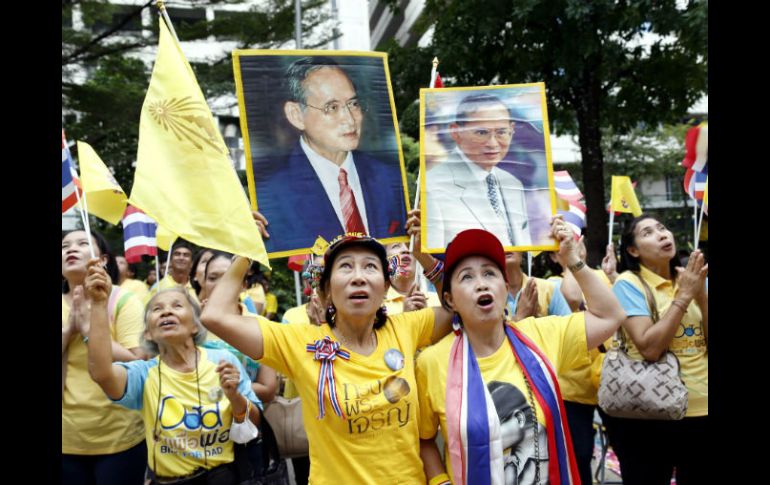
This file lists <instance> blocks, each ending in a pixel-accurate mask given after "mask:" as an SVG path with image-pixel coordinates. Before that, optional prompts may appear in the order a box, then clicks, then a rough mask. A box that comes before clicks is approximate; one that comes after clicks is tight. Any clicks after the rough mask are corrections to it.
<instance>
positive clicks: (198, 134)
mask: <svg viewBox="0 0 770 485" xmlns="http://www.w3.org/2000/svg"><path fill="white" fill-rule="evenodd" d="M148 109H149V112H150V115H151V116H152V119H154V120H155V122H156V123H158V124H159V125H160V126H161V127H162V128H163V129H164V130H166V131H170V132H171V133H173V134H174V136H176V138H177V140H179V141H183V140H186V141H188V142H190V143H192V144H193V145H194V146H195V148H197V149H198V150H200V151H203V149H204V146H206V145H208V146H209V147H211V148H213V149H214V150H215V151H217V152H221V153H223V154H225V155H227V154H228V151H227V148H226V147H225V146H224V145H223V144H222V143H221V142H220V137H219V136H218V135H219V133H218V132H217V130H216V128H215V127H214V125H213V123H212V120H211V114H210V111H209V108H208V106H206V104H205V103H201V102H199V101H192V100H191V99H190V96H185V97H184V98H171V99H170V100H169V99H164V100H160V101H154V102H152V103H150V106H149V108H148Z"/></svg>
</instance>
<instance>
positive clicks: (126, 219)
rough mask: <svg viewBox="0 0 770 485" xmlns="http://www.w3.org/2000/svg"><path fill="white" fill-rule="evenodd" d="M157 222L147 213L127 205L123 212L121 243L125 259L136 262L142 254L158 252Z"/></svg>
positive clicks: (152, 254)
mask: <svg viewBox="0 0 770 485" xmlns="http://www.w3.org/2000/svg"><path fill="white" fill-rule="evenodd" d="M157 229H158V224H157V223H156V222H155V221H154V220H153V219H152V218H151V217H150V216H148V215H147V214H145V213H144V212H142V211H141V210H139V209H137V208H136V207H134V206H132V205H129V206H128V207H126V212H124V213H123V245H124V248H125V257H126V261H127V262H129V263H138V262H139V261H141V260H142V255H145V254H146V255H149V256H155V255H156V254H158V244H157V242H156V240H155V231H156V230H157Z"/></svg>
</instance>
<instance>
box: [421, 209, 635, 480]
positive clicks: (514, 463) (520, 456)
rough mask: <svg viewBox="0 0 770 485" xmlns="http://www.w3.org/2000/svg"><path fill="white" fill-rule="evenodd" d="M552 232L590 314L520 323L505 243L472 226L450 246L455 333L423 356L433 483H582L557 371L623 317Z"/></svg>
mask: <svg viewBox="0 0 770 485" xmlns="http://www.w3.org/2000/svg"><path fill="white" fill-rule="evenodd" d="M552 235H553V237H554V238H555V239H557V241H558V242H559V243H560V250H559V257H560V260H561V261H562V263H563V264H564V265H565V266H567V267H569V268H570V270H571V271H572V272H573V274H574V276H575V279H576V280H577V282H578V284H579V285H580V287H581V289H582V290H583V292H584V294H585V295H586V299H587V301H588V303H589V306H588V308H589V310H587V311H585V312H580V313H573V314H571V315H567V316H547V317H543V318H533V317H528V318H525V319H523V320H520V321H518V322H513V321H511V320H510V319H509V318H508V315H507V313H508V312H507V311H506V302H507V296H508V290H509V288H508V281H507V276H506V272H505V267H506V262H505V254H504V252H503V246H502V244H501V243H500V241H499V240H498V239H497V238H496V237H495V236H494V235H492V234H491V233H489V232H486V231H483V230H480V229H470V230H467V231H463V232H461V233H459V234H458V235H457V236H456V237H455V239H454V240H453V241H452V242H451V243H450V244H449V246H448V247H447V251H446V259H445V270H444V277H443V300H444V304H445V305H446V306H447V307H449V308H451V309H452V311H453V312H454V313H455V319H454V326H455V332H454V334H450V335H448V336H447V337H445V338H444V339H443V340H441V341H440V342H438V343H437V344H436V345H434V346H432V347H430V348H428V349H425V350H424V351H423V352H422V353H421V354H420V356H419V357H418V359H417V384H418V393H419V397H420V421H419V422H420V438H421V456H422V459H423V463H424V467H425V474H426V476H427V477H429V478H430V483H431V484H438V483H441V484H446V483H454V484H456V485H460V484H462V485H465V484H476V483H494V484H503V483H505V484H513V483H516V484H534V483H542V484H545V483H557V484H571V483H579V477H578V469H577V464H576V462H575V458H574V456H573V452H572V443H571V440H570V433H569V428H568V426H567V418H566V411H565V409H564V404H563V402H562V398H561V395H560V391H559V386H558V381H557V373H559V372H563V371H565V370H569V369H573V368H577V367H579V366H582V365H586V364H587V363H588V362H589V360H588V351H589V349H592V348H594V347H596V346H598V345H599V344H600V343H601V342H602V341H604V340H605V339H606V338H607V337H608V336H609V335H611V334H612V333H613V332H614V331H615V330H616V329H617V328H618V327H619V326H620V323H621V322H622V320H623V318H624V314H623V311H622V309H621V307H620V304H619V303H618V301H617V300H616V299H615V298H614V297H613V296H612V293H611V291H610V289H609V288H608V287H607V286H606V285H605V284H604V283H602V282H601V281H600V280H599V278H598V277H597V276H596V275H595V274H594V273H593V272H592V271H590V269H586V267H585V263H584V262H583V261H582V260H580V259H579V258H578V256H577V252H576V249H575V242H574V239H573V238H572V231H571V230H570V229H569V228H568V227H567V226H566V225H565V223H564V221H562V220H561V219H560V218H558V217H557V218H554V221H553V222H552ZM439 427H440V430H441V434H442V437H443V439H444V442H445V444H446V448H445V451H446V452H445V462H444V461H442V459H441V456H440V454H439V450H438V447H437V445H436V441H435V439H436V434H437V432H438V430H439Z"/></svg>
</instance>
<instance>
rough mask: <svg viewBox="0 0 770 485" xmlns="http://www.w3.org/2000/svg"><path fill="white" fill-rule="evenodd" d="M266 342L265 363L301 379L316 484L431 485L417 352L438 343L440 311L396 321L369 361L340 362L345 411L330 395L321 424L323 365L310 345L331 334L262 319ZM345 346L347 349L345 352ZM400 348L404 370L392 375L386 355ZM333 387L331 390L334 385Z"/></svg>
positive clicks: (391, 319)
mask: <svg viewBox="0 0 770 485" xmlns="http://www.w3.org/2000/svg"><path fill="white" fill-rule="evenodd" d="M259 321H260V324H261V326H262V334H263V338H264V357H263V359H262V361H261V362H263V363H264V364H266V365H269V366H270V367H273V368H274V369H276V370H277V371H279V372H281V373H283V374H285V375H287V376H288V377H289V378H291V379H292V380H293V381H294V384H295V386H296V387H297V391H298V392H299V395H300V398H301V399H302V417H303V422H304V425H305V430H306V431H307V436H308V442H309V445H310V481H311V482H312V483H313V485H326V484H334V485H337V484H341V483H346V484H347V483H388V484H390V483H394V484H395V483H398V484H405V483H408V484H424V483H425V474H424V472H423V469H422V461H421V460H420V441H419V439H418V429H417V417H418V412H419V409H418V407H417V389H416V382H415V379H414V354H415V352H416V351H417V349H418V348H420V347H423V346H425V345H428V344H430V338H431V334H432V332H433V326H434V314H433V309H432V308H426V309H423V310H419V311H415V312H408V313H401V314H399V315H392V316H388V320H387V323H386V324H385V325H384V326H383V327H381V328H379V329H377V330H376V335H377V348H376V349H375V351H374V352H373V353H372V354H371V355H369V356H363V355H360V354H357V353H355V352H351V353H350V354H351V355H350V360H345V359H342V358H341V357H339V356H337V358H336V360H334V364H333V365H334V378H335V383H336V389H337V396H338V399H339V403H340V406H341V408H342V412H343V413H344V415H345V416H346V418H347V419H341V418H340V417H339V416H337V415H336V414H335V413H334V410H333V408H332V406H331V403H330V401H329V398H328V391H327V392H326V393H324V402H325V413H326V414H325V416H324V418H323V419H318V416H319V407H318V395H317V391H316V389H317V385H318V376H319V369H320V362H318V361H316V360H314V358H313V353H312V352H308V351H307V350H306V345H307V344H312V343H314V342H315V341H316V340H322V339H323V338H324V337H325V336H329V337H330V338H331V339H332V340H336V339H335V337H334V334H333V333H332V330H331V328H330V327H329V326H328V325H326V324H324V325H321V326H315V325H301V324H291V325H285V324H279V323H273V322H269V321H266V320H264V319H260V320H259ZM343 347H344V346H343ZM391 349H396V350H398V351H399V352H400V353H401V356H403V362H404V366H403V367H402V368H401V369H399V370H392V369H390V368H389V367H388V366H387V365H386V363H385V353H386V352H387V351H388V350H391ZM327 389H328V387H327Z"/></svg>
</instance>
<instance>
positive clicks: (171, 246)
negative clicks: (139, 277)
mask: <svg viewBox="0 0 770 485" xmlns="http://www.w3.org/2000/svg"><path fill="white" fill-rule="evenodd" d="M175 242H176V238H175V239H174V240H173V241H171V244H169V245H168V253H166V271H164V272H163V277H164V278H165V277H166V276H168V265H169V264H170V263H171V255H172V254H173V253H174V243H175ZM158 276H160V275H158ZM171 279H172V280H173V279H174V278H173V277H172V278H171ZM158 291H160V278H158Z"/></svg>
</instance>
